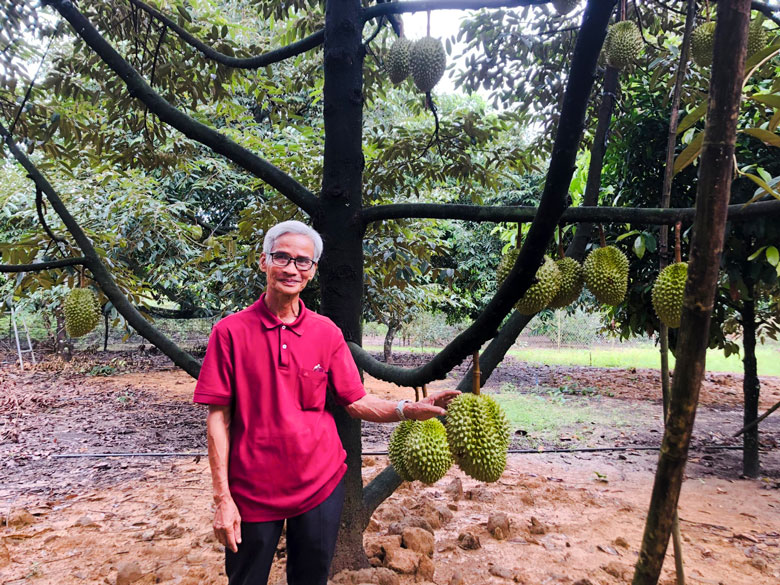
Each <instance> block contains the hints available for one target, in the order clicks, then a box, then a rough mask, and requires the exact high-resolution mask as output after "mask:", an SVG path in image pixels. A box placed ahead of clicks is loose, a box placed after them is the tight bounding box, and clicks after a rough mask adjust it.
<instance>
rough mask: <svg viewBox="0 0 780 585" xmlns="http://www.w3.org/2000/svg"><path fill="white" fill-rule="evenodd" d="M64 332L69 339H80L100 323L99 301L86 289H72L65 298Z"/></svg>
mask: <svg viewBox="0 0 780 585" xmlns="http://www.w3.org/2000/svg"><path fill="white" fill-rule="evenodd" d="M62 309H63V312H64V313H65V331H67V332H68V335H70V336H71V337H81V336H82V335H86V334H87V333H89V332H90V331H92V330H93V329H94V328H95V327H97V324H98V323H99V322H100V301H98V298H97V295H96V294H95V293H94V292H92V291H91V290H90V289H88V288H74V289H73V290H71V291H70V292H69V293H68V296H66V297H65V302H64V303H63V307H62Z"/></svg>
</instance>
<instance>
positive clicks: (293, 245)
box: [260, 234, 317, 296]
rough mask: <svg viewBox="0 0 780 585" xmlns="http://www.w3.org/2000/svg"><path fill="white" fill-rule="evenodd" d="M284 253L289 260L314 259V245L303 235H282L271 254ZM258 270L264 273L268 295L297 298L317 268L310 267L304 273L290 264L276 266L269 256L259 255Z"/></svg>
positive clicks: (314, 266) (293, 264) (293, 263)
mask: <svg viewBox="0 0 780 585" xmlns="http://www.w3.org/2000/svg"><path fill="white" fill-rule="evenodd" d="M277 252H284V253H285V254H287V255H288V256H290V257H291V258H314V243H313V242H312V241H311V240H310V239H309V238H308V236H304V235H303V234H283V235H282V236H280V237H278V238H277V239H276V242H275V243H274V246H273V248H272V249H271V253H272V254H273V253H277ZM260 270H262V271H263V272H265V274H266V280H267V281H268V286H267V291H268V294H270V295H273V296H277V295H278V296H297V295H299V294H300V293H301V291H302V290H303V289H304V288H306V285H307V284H309V281H310V280H311V279H312V278H314V273H315V272H316V271H317V266H316V265H312V267H311V268H309V269H308V270H306V271H302V270H300V269H299V268H297V267H296V266H295V262H290V263H289V264H287V266H277V265H276V264H274V263H273V262H272V260H271V256H270V254H269V255H267V256H266V254H265V253H263V254H261V255H260Z"/></svg>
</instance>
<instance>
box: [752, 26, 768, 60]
mask: <svg viewBox="0 0 780 585" xmlns="http://www.w3.org/2000/svg"><path fill="white" fill-rule="evenodd" d="M768 42H769V33H768V32H767V30H766V29H765V28H764V19H763V17H760V18H756V19H755V20H751V21H750V28H748V46H747V56H748V59H749V58H750V57H752V56H753V55H755V54H756V53H758V52H759V51H760V50H761V49H763V48H764V47H766V45H767V43H768Z"/></svg>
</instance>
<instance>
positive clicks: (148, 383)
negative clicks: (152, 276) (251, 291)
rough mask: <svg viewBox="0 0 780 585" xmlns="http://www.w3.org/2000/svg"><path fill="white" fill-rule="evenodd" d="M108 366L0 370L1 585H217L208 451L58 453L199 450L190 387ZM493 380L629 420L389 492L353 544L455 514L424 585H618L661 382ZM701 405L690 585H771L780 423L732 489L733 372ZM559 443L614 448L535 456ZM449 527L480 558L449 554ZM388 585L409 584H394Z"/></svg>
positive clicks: (737, 393)
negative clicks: (755, 467)
mask: <svg viewBox="0 0 780 585" xmlns="http://www.w3.org/2000/svg"><path fill="white" fill-rule="evenodd" d="M108 359H109V358H105V357H102V356H100V355H89V354H79V355H77V356H76V358H75V359H74V360H73V361H72V362H70V363H68V364H63V363H61V362H59V361H57V360H52V359H49V360H47V361H46V362H44V363H43V364H42V365H39V366H38V367H36V368H34V369H33V370H32V371H25V372H23V373H22V372H19V371H18V369H17V368H16V367H15V366H13V365H9V364H7V363H6V364H4V365H0V515H2V519H3V526H2V528H0V584H3V585H5V584H10V583H34V584H48V583H52V584H54V583H56V584H77V583H78V584H81V583H108V584H110V585H114V584H122V583H130V582H133V583H182V584H185V585H186V584H189V585H194V584H196V583H224V582H225V578H224V572H223V569H222V557H223V553H222V550H221V548H220V547H219V545H218V544H217V543H216V542H215V541H214V538H213V536H212V534H211V527H210V526H211V493H210V489H211V488H210V479H209V474H208V463H207V461H206V458H205V457H204V458H201V457H198V456H196V455H190V456H187V457H181V456H177V457H174V456H168V457H138V456H135V457H104V458H67V457H62V456H63V455H74V454H84V453H93V454H94V453H176V454H181V453H193V454H195V453H199V452H203V451H205V448H206V447H205V431H204V421H205V411H204V410H203V409H202V408H201V407H198V406H196V405H192V404H191V403H190V400H191V396H192V390H193V387H194V383H193V382H192V380H191V379H189V378H188V377H187V376H186V375H185V374H184V373H182V372H180V371H178V370H176V369H174V368H172V367H171V366H170V365H169V364H168V363H167V361H166V360H164V359H163V358H161V357H159V356H148V355H139V354H137V353H127V354H121V355H117V354H113V355H111V356H110V359H111V361H110V362H108V361H107V360H108ZM403 359H405V358H402V359H401V361H403ZM408 359H410V360H412V359H414V360H418V359H420V358H418V357H415V358H411V357H410V358H408ZM106 365H110V366H111V367H112V368H115V369H116V370H117V371H116V372H115V373H113V375H110V376H94V375H88V373H89V372H92V373H93V374H94V373H111V370H110V369H109V368H105V367H104V366H106ZM464 369H465V366H463V367H462V368H460V370H459V372H456V373H455V376H457V375H459V373H461V374H462V372H463V371H464ZM455 382H456V379H455V378H453V379H451V380H445V381H441V382H437V383H435V384H433V385H432V387H431V388H429V390H435V389H437V388H440V387H441V388H443V387H452V386H454V384H455ZM507 383H509V384H512V385H513V386H514V387H515V388H517V389H518V391H520V392H531V393H532V392H537V391H539V388H556V387H566V388H571V387H580V388H593V389H596V390H597V392H596V393H595V394H594V395H592V396H590V397H589V398H588V400H591V401H593V403H594V404H596V405H597V406H598V407H600V408H604V409H614V411H615V412H621V413H622V416H623V419H624V420H626V419H627V420H628V421H629V423H628V425H625V424H624V425H623V426H622V427H621V428H620V429H615V428H611V427H610V426H609V425H599V426H598V427H597V428H594V429H592V432H590V433H589V435H588V438H587V440H584V439H579V438H572V437H566V436H563V435H562V436H561V437H559V438H558V440H556V441H537V442H535V443H534V444H535V445H536V446H537V448H541V450H542V451H541V452H538V451H537V452H534V453H517V454H513V455H511V456H510V461H509V466H508V468H507V471H506V472H505V474H504V476H503V477H502V478H501V479H500V480H499V481H498V482H496V483H495V484H489V485H484V484H480V483H478V482H476V481H474V480H472V479H470V478H468V477H466V476H465V475H464V474H462V473H461V472H460V471H459V470H457V469H456V468H453V469H452V470H451V471H450V472H449V473H448V474H447V476H446V477H445V478H444V479H442V480H441V481H439V482H437V483H436V484H434V485H433V486H430V487H427V486H423V485H421V484H419V483H417V482H415V483H413V484H404V485H403V486H402V487H401V488H400V489H399V490H398V491H397V492H396V493H395V494H394V495H393V496H392V497H391V498H389V499H388V500H387V501H386V502H385V503H384V504H383V505H382V506H381V507H380V508H379V510H378V511H377V513H376V514H375V516H374V522H372V525H371V526H370V530H369V531H367V533H366V545H367V546H368V547H369V548H371V547H376V545H377V543H380V542H381V541H382V539H386V538H387V532H388V529H389V528H390V525H391V524H392V523H393V521H395V520H397V519H398V518H399V517H403V516H409V515H414V514H417V513H420V512H419V510H421V508H425V507H426V506H428V507H434V506H438V507H442V506H443V507H446V508H448V509H449V510H450V511H451V512H452V518H451V519H449V518H447V519H446V521H445V523H444V524H443V525H442V526H441V527H440V528H438V529H436V530H435V545H434V554H433V564H434V566H435V573H434V575H433V578H432V582H434V583H436V584H439V585H447V584H450V583H453V584H454V583H462V584H468V585H477V584H482V583H495V584H508V583H513V582H515V583H525V584H526V585H532V584H543V583H555V584H557V583H560V584H564V585H566V584H568V585H573V584H575V583H576V582H577V581H578V580H582V579H587V580H588V581H589V582H590V583H591V584H592V585H616V584H621V583H629V582H630V576H631V573H632V567H633V565H634V563H635V562H636V558H637V552H638V548H639V545H640V542H641V536H642V530H643V528H644V517H645V514H646V511H647V506H648V503H649V498H650V490H651V489H652V482H653V472H654V467H655V461H656V457H657V453H656V452H654V451H651V450H641V449H642V448H648V447H654V446H656V445H657V444H658V442H659V441H660V436H661V432H662V427H661V416H660V409H661V406H660V395H659V391H658V373H657V372H655V371H652V370H646V371H645V370H640V371H630V370H614V369H596V368H552V367H533V368H530V367H527V366H525V365H524V364H518V363H511V362H510V363H507V364H505V365H503V366H502V367H501V368H499V370H498V371H496V372H495V374H494V375H493V376H492V377H491V381H490V383H489V384H488V386H487V389H488V391H492V392H500V391H502V388H504V389H505V388H506V384H507ZM367 387H368V389H369V390H370V391H371V392H373V393H375V394H378V395H380V396H387V397H390V398H395V399H397V398H399V397H410V396H413V394H414V393H413V391H412V390H411V389H408V388H405V389H404V388H398V387H396V386H393V385H391V384H386V383H383V382H379V381H377V380H373V379H370V378H369V379H367ZM504 391H505V390H504ZM701 397H702V400H701V406H700V409H699V413H698V415H697V423H696V430H695V436H694V440H693V444H692V451H691V459H690V462H689V465H688V468H687V481H686V483H685V485H684V488H683V493H682V498H681V504H680V511H679V515H680V520H681V529H682V533H683V540H684V542H683V546H684V561H685V565H686V577H687V579H688V582H689V583H693V584H697V583H702V584H713V585H717V584H723V585H741V584H745V585H747V584H750V585H756V584H758V585H762V584H780V454H779V453H778V448H777V447H778V443H779V442H780V416H778V415H773V416H770V417H769V418H768V419H766V421H765V422H764V423H762V425H761V431H762V434H761V440H762V453H761V457H762V469H763V472H762V477H761V478H759V479H756V480H749V479H742V478H740V470H741V466H740V453H739V451H738V450H733V449H729V447H737V446H739V444H740V443H739V440H737V439H733V438H731V437H730V435H731V434H732V433H733V432H734V431H736V430H737V429H738V428H739V427H740V426H741V421H742V413H741V399H740V397H741V377H740V376H737V375H733V374H709V375H708V376H707V382H706V384H705V387H704V389H703V391H702V396H701ZM778 400H780V380H778V379H770V378H766V379H763V380H762V410H764V409H765V408H767V407H768V406H770V405H771V404H773V403H775V402H777V401H778ZM391 430H392V425H370V424H366V425H365V426H364V439H365V440H364V451H365V452H366V453H375V452H380V451H383V450H384V449H385V448H386V443H387V437H388V436H389V433H390V431H391ZM517 430H518V431H523V430H522V429H517ZM527 439H528V437H527V436H526V435H524V434H523V432H518V434H517V435H516V436H515V439H514V440H515V444H514V445H513V447H515V448H518V449H522V448H524V447H526V446H527ZM562 445H563V446H565V447H566V446H571V447H578V446H591V447H592V446H603V447H613V446H621V447H623V448H627V450H624V451H616V452H609V451H605V452H595V453H593V452H591V453H587V452H579V453H552V452H550V450H551V449H553V448H560V447H561V446H562ZM363 462H364V467H363V473H364V479H365V480H366V481H369V480H370V479H371V478H372V477H373V476H374V475H376V474H377V473H378V472H379V471H381V469H382V468H383V467H384V466H385V465H386V464H387V458H386V457H384V456H382V455H366V456H364V459H363ZM458 482H460V483H461V484H462V488H463V495H462V496H460V495H459V493H458V492H457V490H456V489H455V487H456V484H457V483H458ZM500 512H503V513H504V514H506V516H507V517H508V519H509V522H510V533H509V534H508V535H506V536H508V538H504V539H502V540H497V539H496V538H494V536H492V535H491V533H490V532H489V531H488V529H487V524H488V518H489V516H491V515H492V514H496V513H500ZM464 532H469V533H471V534H472V535H474V536H476V537H477V538H478V539H479V541H480V543H481V547H480V548H478V549H476V550H466V549H464V548H462V547H461V546H460V545H459V536H460V535H461V534H462V533H464ZM670 550H671V547H670ZM283 556H284V555H283V550H280V559H279V561H278V562H277V563H276V564H275V566H274V571H273V573H272V579H271V581H270V582H271V583H272V584H281V583H284V558H283ZM672 567H673V561H672V559H671V556H670V557H669V558H668V559H667V562H666V564H665V569H664V574H663V577H662V581H661V582H662V583H669V584H671V583H673V577H672V572H671V569H672ZM397 582H399V583H400V584H402V585H405V584H408V583H413V582H415V577H414V576H413V575H405V574H399V575H398V581H397ZM581 583H583V585H584V583H585V582H581Z"/></svg>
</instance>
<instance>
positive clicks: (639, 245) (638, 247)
mask: <svg viewBox="0 0 780 585" xmlns="http://www.w3.org/2000/svg"><path fill="white" fill-rule="evenodd" d="M634 254H636V256H637V258H639V259H640V260H641V259H642V256H644V255H645V239H644V238H643V237H642V235H641V234H640V235H638V236H637V237H636V239H635V240H634Z"/></svg>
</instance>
